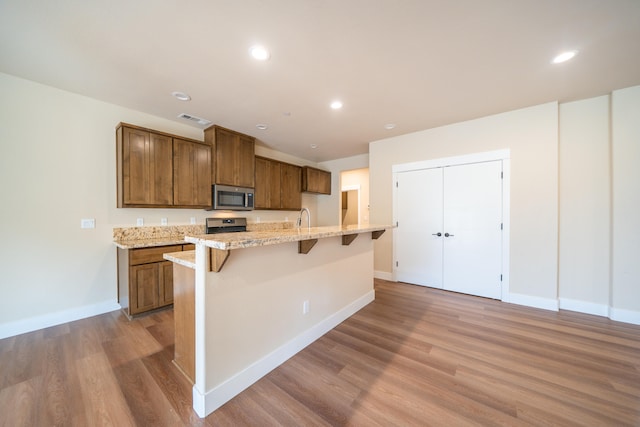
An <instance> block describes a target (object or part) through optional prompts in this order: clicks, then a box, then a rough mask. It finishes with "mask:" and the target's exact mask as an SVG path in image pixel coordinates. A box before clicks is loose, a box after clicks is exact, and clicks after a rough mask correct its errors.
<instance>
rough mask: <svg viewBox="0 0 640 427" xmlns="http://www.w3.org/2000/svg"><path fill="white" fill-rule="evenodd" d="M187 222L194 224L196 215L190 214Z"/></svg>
mask: <svg viewBox="0 0 640 427" xmlns="http://www.w3.org/2000/svg"><path fill="white" fill-rule="evenodd" d="M189 222H190V223H191V224H195V223H196V217H195V216H192V217H191V219H190V220H189Z"/></svg>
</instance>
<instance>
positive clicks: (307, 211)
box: [296, 208, 311, 230]
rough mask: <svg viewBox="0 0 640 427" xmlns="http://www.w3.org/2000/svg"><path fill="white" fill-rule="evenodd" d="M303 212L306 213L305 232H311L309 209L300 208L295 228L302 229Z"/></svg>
mask: <svg viewBox="0 0 640 427" xmlns="http://www.w3.org/2000/svg"><path fill="white" fill-rule="evenodd" d="M304 212H306V213H307V230H311V214H310V213H309V209H307V208H302V209H301V210H300V216H299V217H298V221H297V222H296V227H298V228H300V227H302V214H303V213H304Z"/></svg>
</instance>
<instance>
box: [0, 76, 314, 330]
mask: <svg viewBox="0 0 640 427" xmlns="http://www.w3.org/2000/svg"><path fill="white" fill-rule="evenodd" d="M0 93H2V96H1V97H0V144H2V146H1V148H2V156H0V180H1V182H2V183H3V185H2V186H0V200H1V201H2V202H1V204H0V215H1V217H0V219H1V221H0V232H1V234H2V236H3V238H4V239H5V244H3V245H2V248H0V267H1V270H2V279H1V280H0V291H1V292H2V298H0V338H2V337H4V336H10V335H15V334H17V333H21V332H24V331H28V330H33V329H39V328H41V327H44V326H47V325H51V324H57V323H60V322H65V321H69V320H70V319H73V318H81V317H86V316H89V315H93V314H96V313H99V312H104V311H109V310H113V309H116V308H117V305H116V292H117V291H116V256H115V255H116V248H115V246H114V245H113V243H112V229H113V228H114V227H120V226H134V225H135V222H136V218H138V217H142V218H144V220H145V225H160V218H163V217H165V218H168V221H169V224H188V223H189V219H190V217H196V218H197V220H198V223H202V224H204V218H206V217H208V216H213V215H212V213H211V212H207V211H205V210H189V209H117V208H116V176H115V171H116V165H115V157H116V156H115V127H116V125H117V124H118V123H119V122H121V121H123V122H128V123H131V124H135V125H139V126H144V127H149V128H152V129H158V130H161V131H165V132H169V133H174V134H177V135H181V136H184V137H189V138H194V139H199V140H202V139H203V132H202V130H201V129H197V128H194V127H191V126H186V125H182V124H180V123H177V122H173V121H169V120H164V119H161V118H158V117H154V116H151V115H148V114H144V113H141V112H138V111H133V110H129V109H126V108H123V107H120V106H117V105H113V104H107V103H104V102H100V101H97V100H95V99H91V98H87V97H83V96H79V95H76V94H73V93H70V92H65V91H61V90H58V89H54V88H52V87H48V86H45V85H41V84H37V83H34V82H30V81H27V80H23V79H19V78H15V77H13V76H9V75H6V74H1V73H0ZM257 150H258V152H259V153H261V154H265V155H269V154H272V155H274V156H273V157H275V155H277V156H278V157H279V158H280V160H285V161H288V162H290V163H297V164H302V163H304V164H311V165H314V163H312V162H306V161H304V160H302V159H296V158H293V157H291V156H287V155H284V154H278V153H277V152H273V151H270V150H268V149H264V148H262V147H260V148H258V149H257ZM315 197H316V196H312V195H305V196H303V205H307V206H310V207H311V208H312V209H315V206H314V204H315ZM246 216H248V217H249V218H251V219H255V218H256V217H258V216H260V218H261V220H262V221H266V220H279V221H282V220H284V218H285V217H289V220H291V221H292V220H294V219H295V217H297V213H295V212H283V211H274V212H271V211H254V212H251V213H250V214H248V215H246ZM81 218H95V219H96V228H95V229H83V230H81V229H80V219H81Z"/></svg>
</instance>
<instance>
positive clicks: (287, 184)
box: [279, 163, 302, 210]
mask: <svg viewBox="0 0 640 427" xmlns="http://www.w3.org/2000/svg"><path fill="white" fill-rule="evenodd" d="M301 175H302V168H301V167H299V166H295V165H289V164H286V163H282V164H281V166H280V176H281V177H282V179H281V185H280V189H279V191H280V208H281V209H287V210H300V208H301V207H302V193H301Z"/></svg>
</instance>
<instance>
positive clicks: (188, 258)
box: [162, 251, 196, 270]
mask: <svg viewBox="0 0 640 427" xmlns="http://www.w3.org/2000/svg"><path fill="white" fill-rule="evenodd" d="M162 257H163V258H164V259H166V260H167V261H172V262H175V263H176V264H180V265H183V266H185V267H188V268H193V269H194V270H195V268H196V251H183V252H171V253H168V254H163V255H162Z"/></svg>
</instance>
